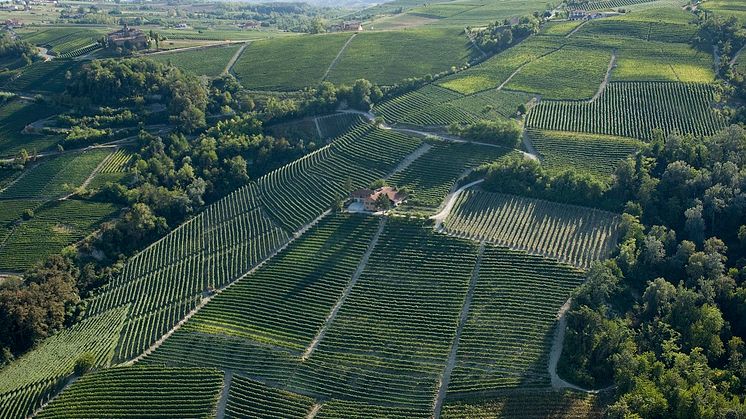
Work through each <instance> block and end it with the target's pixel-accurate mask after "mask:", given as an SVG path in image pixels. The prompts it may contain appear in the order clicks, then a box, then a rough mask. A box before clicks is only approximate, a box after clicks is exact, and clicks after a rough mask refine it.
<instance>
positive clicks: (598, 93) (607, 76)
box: [588, 48, 616, 103]
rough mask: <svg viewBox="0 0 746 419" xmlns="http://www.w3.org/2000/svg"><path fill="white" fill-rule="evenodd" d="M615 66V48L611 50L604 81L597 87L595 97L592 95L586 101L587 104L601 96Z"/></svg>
mask: <svg viewBox="0 0 746 419" xmlns="http://www.w3.org/2000/svg"><path fill="white" fill-rule="evenodd" d="M615 66H616V48H615V49H613V50H611V60H609V66H608V67H607V68H606V76H605V77H604V80H603V81H602V82H601V85H600V86H598V91H597V92H596V94H595V95H593V97H592V98H590V99H589V100H588V103H592V102H595V101H596V100H598V98H599V97H601V95H602V94H603V92H604V91H605V90H606V86H608V85H609V81H611V72H612V70H614V67H615Z"/></svg>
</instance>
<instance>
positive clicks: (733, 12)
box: [701, 0, 746, 22]
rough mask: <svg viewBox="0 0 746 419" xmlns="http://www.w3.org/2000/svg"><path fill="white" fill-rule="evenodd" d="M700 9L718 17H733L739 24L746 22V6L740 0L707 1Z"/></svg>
mask: <svg viewBox="0 0 746 419" xmlns="http://www.w3.org/2000/svg"><path fill="white" fill-rule="evenodd" d="M701 7H702V8H704V9H705V10H708V11H711V12H713V13H715V14H716V15H719V16H734V17H735V18H736V19H738V20H740V21H741V22H746V4H743V2H742V1H741V0H707V1H706V2H704V3H702V6H701Z"/></svg>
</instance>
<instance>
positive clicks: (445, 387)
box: [433, 242, 484, 419]
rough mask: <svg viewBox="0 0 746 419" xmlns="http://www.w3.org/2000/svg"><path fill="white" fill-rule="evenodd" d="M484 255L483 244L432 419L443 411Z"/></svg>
mask: <svg viewBox="0 0 746 419" xmlns="http://www.w3.org/2000/svg"><path fill="white" fill-rule="evenodd" d="M483 255H484V242H481V243H480V244H479V250H478V251H477V261H476V263H475V264H474V269H473V270H472V272H471V280H470V281H469V289H468V290H467V291H466V297H465V298H464V305H463V306H461V316H460V317H459V321H458V326H457V327H456V334H455V335H454V336H453V341H452V342H451V351H450V353H449V354H448V361H447V362H446V366H445V368H444V369H443V374H442V375H441V377H440V381H439V382H438V393H437V396H436V398H435V403H434V405H433V419H440V413H441V410H442V409H443V402H444V401H445V398H446V394H448V383H449V382H450V381H451V373H452V372H453V368H454V367H455V366H456V356H457V354H458V345H459V341H460V340H461V333H462V332H463V330H464V326H465V325H466V321H467V320H468V319H469V309H470V308H471V301H472V299H473V298H474V290H475V289H476V287H477V281H478V280H479V268H480V267H481V265H482V256H483Z"/></svg>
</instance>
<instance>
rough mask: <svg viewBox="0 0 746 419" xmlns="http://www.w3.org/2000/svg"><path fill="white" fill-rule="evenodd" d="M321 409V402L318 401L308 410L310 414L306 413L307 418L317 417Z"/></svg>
mask: <svg viewBox="0 0 746 419" xmlns="http://www.w3.org/2000/svg"><path fill="white" fill-rule="evenodd" d="M319 410H321V404H319V403H316V404H314V405H313V406H312V407H311V410H309V411H308V415H306V419H313V418H315V417H316V415H318V414H319Z"/></svg>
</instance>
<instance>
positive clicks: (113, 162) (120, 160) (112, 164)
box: [99, 148, 134, 173]
mask: <svg viewBox="0 0 746 419" xmlns="http://www.w3.org/2000/svg"><path fill="white" fill-rule="evenodd" d="M133 157H134V156H133V154H132V153H130V152H129V151H127V150H126V149H124V148H118V149H117V150H116V151H115V152H114V153H113V154H112V155H111V156H110V157H109V158H108V159H106V162H104V164H103V165H102V166H101V167H100V168H99V173H122V172H124V171H125V170H127V166H129V164H130V162H132V159H133Z"/></svg>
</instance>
